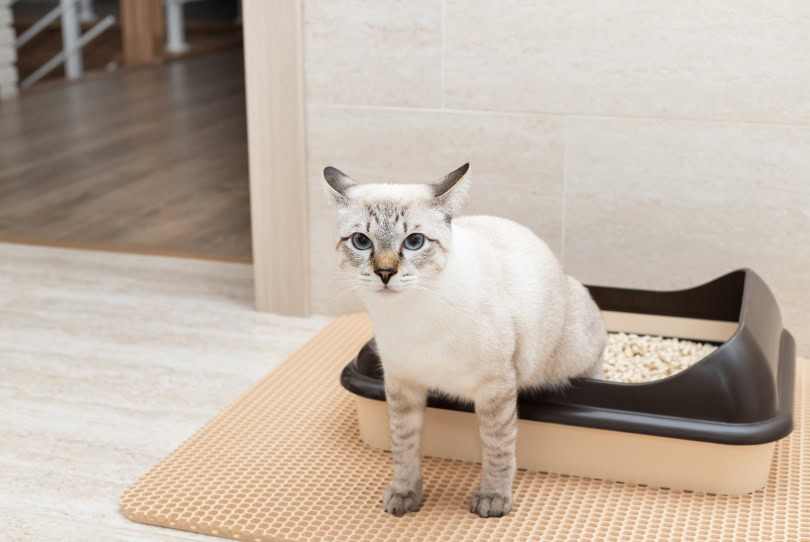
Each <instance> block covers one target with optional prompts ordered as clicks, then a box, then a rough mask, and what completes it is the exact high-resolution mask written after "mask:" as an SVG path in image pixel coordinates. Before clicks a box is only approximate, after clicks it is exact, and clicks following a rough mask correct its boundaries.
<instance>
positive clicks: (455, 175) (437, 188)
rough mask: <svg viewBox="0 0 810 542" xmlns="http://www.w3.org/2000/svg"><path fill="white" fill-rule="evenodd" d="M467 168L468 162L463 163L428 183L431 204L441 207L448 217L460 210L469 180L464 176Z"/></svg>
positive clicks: (468, 166) (468, 167)
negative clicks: (430, 190) (431, 190)
mask: <svg viewBox="0 0 810 542" xmlns="http://www.w3.org/2000/svg"><path fill="white" fill-rule="evenodd" d="M468 169H470V164H469V163H467V164H464V165H463V166H461V167H460V168H458V169H457V170H455V171H451V172H450V173H448V174H447V175H445V176H444V177H443V178H442V179H440V180H439V181H436V182H435V183H433V184H431V185H430V188H431V189H433V204H434V205H435V206H437V207H441V208H442V209H443V210H444V211H445V213H446V214H447V215H448V217H452V216H454V215H455V214H456V213H457V212H459V211H460V210H461V206H462V205H463V204H464V199H465V198H466V197H467V191H468V190H469V188H470V180H469V178H465V177H464V176H465V175H466V174H467V170H468Z"/></svg>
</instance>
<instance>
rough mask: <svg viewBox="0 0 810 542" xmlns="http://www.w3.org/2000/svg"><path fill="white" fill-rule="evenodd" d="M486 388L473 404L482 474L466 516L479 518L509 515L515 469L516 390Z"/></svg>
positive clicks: (500, 385)
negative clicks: (476, 419) (480, 450)
mask: <svg viewBox="0 0 810 542" xmlns="http://www.w3.org/2000/svg"><path fill="white" fill-rule="evenodd" d="M488 388H489V389H487V390H485V392H484V393H483V394H482V396H481V397H479V399H477V400H476V402H475V412H476V413H477V414H478V423H479V430H480V433H481V444H482V451H483V453H482V458H481V459H482V464H483V470H484V472H483V476H482V478H481V487H480V489H479V490H478V493H476V494H475V495H474V496H473V498H472V502H471V503H470V512H473V513H476V514H478V515H479V516H481V517H482V518H486V517H500V516H504V515H506V514H508V513H509V510H510V508H511V507H512V481H513V479H514V477H515V467H516V461H515V443H516V441H517V387H516V385H515V384H514V383H512V382H509V383H506V382H503V381H499V382H496V383H493V385H492V386H489V387H488Z"/></svg>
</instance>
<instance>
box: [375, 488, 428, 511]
mask: <svg viewBox="0 0 810 542" xmlns="http://www.w3.org/2000/svg"><path fill="white" fill-rule="evenodd" d="M383 504H384V505H385V511H386V512H388V513H389V514H393V515H395V516H404V515H405V514H407V513H408V512H418V511H419V508H420V507H421V506H422V494H421V492H420V491H415V490H413V489H411V490H408V491H399V490H397V489H395V488H394V486H391V487H389V488H388V489H387V490H386V491H385V494H384V495H383Z"/></svg>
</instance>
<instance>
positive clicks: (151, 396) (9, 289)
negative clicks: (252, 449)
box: [0, 243, 328, 541]
mask: <svg viewBox="0 0 810 542" xmlns="http://www.w3.org/2000/svg"><path fill="white" fill-rule="evenodd" d="M252 297H253V281H252V270H251V266H249V265H243V264H231V263H222V262H210V261H200V260H187V259H178V258H163V257H154V256H139V255H130V254H114V253H108V252H91V251H80V250H65V249H55V248H49V247H32V246H26V245H13V244H4V243H0V428H2V445H0V517H2V518H3V526H2V528H0V532H2V533H3V534H0V540H7V539H9V538H8V537H9V536H10V537H11V538H10V539H9V540H21V541H22V540H52V539H55V538H56V539H59V540H170V539H182V540H189V539H192V540H200V539H202V537H200V536H194V535H191V534H189V533H179V532H175V531H172V530H169V529H160V528H157V527H150V526H141V525H139V524H136V523H133V522H131V521H129V520H127V519H125V518H124V517H123V516H122V515H121V513H120V512H119V509H118V498H119V497H120V495H121V493H122V492H123V491H124V490H125V489H126V488H127V487H128V486H129V485H130V484H132V483H133V482H134V481H135V480H136V479H137V478H138V477H140V476H141V475H143V474H144V473H145V472H146V471H147V470H148V469H149V468H151V467H152V466H154V465H155V464H156V463H157V462H158V461H160V460H161V459H162V458H163V457H165V456H166V455H167V454H168V453H169V452H170V451H171V450H172V449H174V448H175V447H176V446H178V445H179V444H180V443H181V442H182V441H183V440H185V439H186V438H188V437H189V436H191V435H192V434H193V433H194V431H195V430H196V429H198V428H199V427H200V426H202V425H203V424H204V423H205V422H207V421H208V420H210V419H211V418H212V417H213V416H215V415H216V414H217V413H218V412H219V411H221V410H222V409H223V408H225V406H227V405H228V403H230V402H231V401H233V399H234V398H235V397H236V396H238V394H239V393H241V392H242V391H244V390H245V389H247V388H249V387H250V386H251V385H252V384H253V383H254V382H256V381H257V380H258V379H259V378H261V376H263V375H264V374H265V373H266V372H267V371H269V370H270V369H271V368H272V367H273V366H275V365H276V364H278V363H279V362H281V361H282V360H283V359H284V358H285V357H287V356H288V355H289V354H291V353H292V352H293V351H294V350H295V349H296V348H297V347H299V346H300V345H301V344H303V343H304V342H305V341H306V340H307V339H308V338H309V337H311V336H312V335H313V334H314V333H315V332H316V331H318V330H319V329H320V328H321V327H323V326H324V325H325V324H326V323H327V322H328V319H325V318H320V317H316V318H306V319H304V318H290V317H282V316H275V315H271V314H263V313H258V312H256V311H255V310H253V307H252Z"/></svg>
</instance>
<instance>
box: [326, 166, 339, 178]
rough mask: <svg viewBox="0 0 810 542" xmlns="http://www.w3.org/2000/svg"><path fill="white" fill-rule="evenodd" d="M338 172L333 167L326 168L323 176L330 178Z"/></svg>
mask: <svg viewBox="0 0 810 542" xmlns="http://www.w3.org/2000/svg"><path fill="white" fill-rule="evenodd" d="M335 172H337V170H336V169H335V168H333V167H332V166H326V167H325V168H323V176H324V177H326V178H329V176H330V175H334V174H335Z"/></svg>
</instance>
